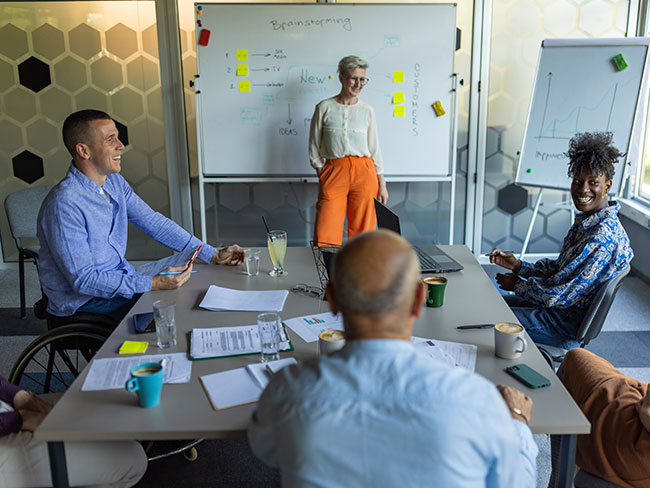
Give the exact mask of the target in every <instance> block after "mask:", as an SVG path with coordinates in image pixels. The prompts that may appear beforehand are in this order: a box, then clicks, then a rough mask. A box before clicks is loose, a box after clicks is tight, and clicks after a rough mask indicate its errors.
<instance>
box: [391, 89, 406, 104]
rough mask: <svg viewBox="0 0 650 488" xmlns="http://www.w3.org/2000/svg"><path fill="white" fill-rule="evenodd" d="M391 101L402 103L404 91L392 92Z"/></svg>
mask: <svg viewBox="0 0 650 488" xmlns="http://www.w3.org/2000/svg"><path fill="white" fill-rule="evenodd" d="M393 103H404V92H393Z"/></svg>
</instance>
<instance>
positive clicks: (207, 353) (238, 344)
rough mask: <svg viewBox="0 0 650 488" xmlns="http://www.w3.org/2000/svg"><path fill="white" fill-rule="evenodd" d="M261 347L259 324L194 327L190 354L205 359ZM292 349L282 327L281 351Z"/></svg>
mask: <svg viewBox="0 0 650 488" xmlns="http://www.w3.org/2000/svg"><path fill="white" fill-rule="evenodd" d="M261 347H262V346H261V344H260V333H259V328H258V327H257V324H256V325H240V326H237V327H214V328H210V329H192V340H191V345H190V356H191V357H192V359H204V358H218V357H223V356H236V355H239V354H254V353H258V352H260V350H261ZM290 350H291V343H290V342H289V336H288V335H287V331H286V330H284V327H282V329H281V330H280V351H290Z"/></svg>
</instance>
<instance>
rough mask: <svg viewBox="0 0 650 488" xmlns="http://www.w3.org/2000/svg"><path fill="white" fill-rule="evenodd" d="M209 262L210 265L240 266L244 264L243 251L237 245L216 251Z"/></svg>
mask: <svg viewBox="0 0 650 488" xmlns="http://www.w3.org/2000/svg"><path fill="white" fill-rule="evenodd" d="M210 262H211V263H212V264H229V265H231V266H234V265H237V264H241V263H243V262H244V250H243V249H242V248H241V247H239V246H238V245H237V244H233V245H232V246H228V247H224V248H223V249H217V250H216V251H215V252H214V254H213V256H212V259H211V260H210Z"/></svg>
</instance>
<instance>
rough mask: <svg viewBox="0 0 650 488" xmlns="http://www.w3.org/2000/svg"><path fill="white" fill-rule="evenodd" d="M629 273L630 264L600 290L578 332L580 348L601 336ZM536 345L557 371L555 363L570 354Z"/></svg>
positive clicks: (550, 347)
mask: <svg viewBox="0 0 650 488" xmlns="http://www.w3.org/2000/svg"><path fill="white" fill-rule="evenodd" d="M629 272H630V265H629V264H628V265H627V267H626V268H625V269H624V270H623V271H621V272H620V273H619V274H617V275H616V276H614V277H612V278H610V279H609V281H607V282H605V283H603V284H602V285H600V288H599V289H598V292H597V293H596V296H595V297H594V299H593V301H592V302H591V305H590V306H589V308H588V309H587V313H586V314H585V316H584V318H583V319H582V322H581V323H580V327H578V332H577V333H576V341H578V343H579V344H580V347H585V346H586V345H587V344H589V343H590V342H591V341H592V340H593V339H595V338H596V337H598V334H600V331H601V330H602V328H603V324H604V323H605V319H606V318H607V314H608V313H609V309H610V308H611V306H612V303H613V302H614V298H615V297H616V292H617V291H618V289H619V288H620V286H621V284H622V283H623V278H625V277H626V276H627V275H628V273H629ZM536 345H537V347H538V348H539V351H540V352H541V353H542V356H544V358H545V359H546V361H547V362H548V363H549V364H550V366H551V367H552V368H553V369H555V366H554V363H561V362H562V360H563V359H564V356H566V354H567V352H569V351H568V350H567V349H564V348H561V347H553V346H548V345H546V344H536Z"/></svg>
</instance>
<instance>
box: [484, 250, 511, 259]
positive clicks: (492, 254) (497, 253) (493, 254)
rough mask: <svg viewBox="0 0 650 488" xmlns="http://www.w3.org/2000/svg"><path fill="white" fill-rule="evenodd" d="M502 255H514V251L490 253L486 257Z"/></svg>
mask: <svg viewBox="0 0 650 488" xmlns="http://www.w3.org/2000/svg"><path fill="white" fill-rule="evenodd" d="M502 253H503V254H505V253H510V254H514V253H515V252H514V251H498V252H494V251H492V252H489V253H487V254H486V256H487V257H489V258H491V257H492V256H498V255H499V254H502Z"/></svg>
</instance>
